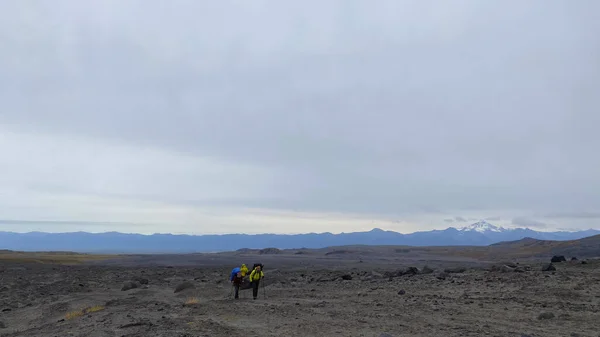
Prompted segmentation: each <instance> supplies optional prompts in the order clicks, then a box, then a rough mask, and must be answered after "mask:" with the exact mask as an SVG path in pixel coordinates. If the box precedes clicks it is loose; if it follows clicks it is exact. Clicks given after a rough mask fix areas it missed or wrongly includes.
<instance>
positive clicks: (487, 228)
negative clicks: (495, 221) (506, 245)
mask: <svg viewBox="0 0 600 337" xmlns="http://www.w3.org/2000/svg"><path fill="white" fill-rule="evenodd" d="M459 230H460V231H461V232H466V231H475V232H479V233H487V232H496V233H501V232H505V231H507V229H506V228H504V227H498V226H494V225H492V224H491V223H489V222H487V221H485V220H481V221H478V222H476V223H474V224H471V225H469V226H465V227H461V228H460V229H459Z"/></svg>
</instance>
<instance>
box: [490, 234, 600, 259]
mask: <svg viewBox="0 0 600 337" xmlns="http://www.w3.org/2000/svg"><path fill="white" fill-rule="evenodd" d="M490 248H492V249H497V250H516V251H519V252H523V253H531V255H533V256H536V255H540V254H543V255H564V256H576V257H598V256H600V235H593V236H589V237H585V238H581V239H577V240H567V241H557V240H537V239H534V238H523V239H521V240H516V241H508V242H499V243H496V244H492V245H490Z"/></svg>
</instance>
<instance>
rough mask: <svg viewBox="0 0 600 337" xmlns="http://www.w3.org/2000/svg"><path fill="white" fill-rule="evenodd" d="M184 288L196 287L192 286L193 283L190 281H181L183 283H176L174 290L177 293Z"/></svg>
mask: <svg viewBox="0 0 600 337" xmlns="http://www.w3.org/2000/svg"><path fill="white" fill-rule="evenodd" d="M186 289H196V286H194V284H193V283H191V282H183V283H180V284H179V285H177V287H175V291H174V292H175V293H178V292H182V291H184V290H186Z"/></svg>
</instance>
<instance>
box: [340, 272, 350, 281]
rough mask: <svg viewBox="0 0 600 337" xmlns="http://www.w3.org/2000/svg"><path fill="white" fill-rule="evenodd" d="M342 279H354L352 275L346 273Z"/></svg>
mask: <svg viewBox="0 0 600 337" xmlns="http://www.w3.org/2000/svg"><path fill="white" fill-rule="evenodd" d="M342 280H345V281H350V280H352V275H350V274H344V275H342Z"/></svg>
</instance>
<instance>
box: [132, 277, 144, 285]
mask: <svg viewBox="0 0 600 337" xmlns="http://www.w3.org/2000/svg"><path fill="white" fill-rule="evenodd" d="M133 281H134V282H137V283H139V284H148V279H147V278H143V277H134V278H133Z"/></svg>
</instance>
